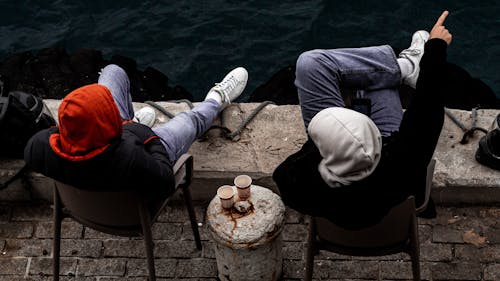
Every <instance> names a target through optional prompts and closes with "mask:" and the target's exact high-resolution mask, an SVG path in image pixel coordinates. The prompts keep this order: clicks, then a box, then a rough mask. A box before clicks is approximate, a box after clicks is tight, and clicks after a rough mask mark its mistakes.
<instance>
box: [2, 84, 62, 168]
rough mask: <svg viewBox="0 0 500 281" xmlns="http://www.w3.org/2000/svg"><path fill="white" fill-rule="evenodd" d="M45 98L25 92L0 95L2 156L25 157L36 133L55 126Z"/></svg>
mask: <svg viewBox="0 0 500 281" xmlns="http://www.w3.org/2000/svg"><path fill="white" fill-rule="evenodd" d="M44 108H45V104H44V103H43V100H42V99H41V98H39V97H36V96H34V95H32V94H28V93H24V92H19V91H15V92H10V93H9V94H8V96H6V97H0V157H6V158H17V159H23V158H24V157H23V153H24V147H25V146H26V143H27V142H28V140H29V139H30V138H31V136H33V135H34V134H35V133H37V132H38V131H40V130H42V129H46V128H49V127H51V126H55V125H56V122H55V120H54V118H52V116H50V115H49V114H50V112H49V111H48V110H45V112H47V113H45V112H44Z"/></svg>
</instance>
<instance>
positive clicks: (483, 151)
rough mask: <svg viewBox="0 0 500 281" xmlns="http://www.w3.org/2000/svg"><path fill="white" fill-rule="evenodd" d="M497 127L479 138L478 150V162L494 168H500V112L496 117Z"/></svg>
mask: <svg viewBox="0 0 500 281" xmlns="http://www.w3.org/2000/svg"><path fill="white" fill-rule="evenodd" d="M494 122H496V126H494V127H496V128H494V129H493V130H491V131H490V132H488V133H487V134H486V136H484V137H482V138H481V139H480V140H479V145H478V148H477V150H476V160H477V162H479V163H481V164H483V165H485V166H488V167H490V168H492V169H496V170H500V114H498V115H497V117H496V118H495V121H494Z"/></svg>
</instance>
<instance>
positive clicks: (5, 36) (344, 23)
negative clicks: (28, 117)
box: [0, 0, 500, 101]
mask: <svg viewBox="0 0 500 281" xmlns="http://www.w3.org/2000/svg"><path fill="white" fill-rule="evenodd" d="M444 9H447V10H449V11H450V16H449V17H448V19H447V20H446V22H445V25H446V27H447V28H448V29H449V30H450V31H451V33H452V34H453V43H452V46H451V47H450V48H449V51H448V54H449V60H450V61H452V62H454V63H457V64H459V65H460V66H462V67H464V68H465V69H467V70H468V71H469V72H470V73H471V74H472V75H473V76H475V77H478V78H481V79H482V80H483V81H484V82H486V83H487V84H488V85H489V86H490V87H492V88H493V90H494V91H495V93H496V94H497V96H499V97H500V75H498V72H499V70H500V2H498V1H492V0H481V1H477V0H474V1H472V0H456V1H444V0H411V1H396V0H379V1H360V0H347V1H339V0H331V1H326V0H324V1H321V0H310V1H292V0H284V1H264V0H249V1H241V0H239V1H235V0H189V1H186V0H181V1H154V0H143V1H136V0H129V1H126V0H123V1H96V0H85V1H69V0H44V1H33V0H31V1H5V0H0V60H3V59H4V58H5V57H6V56H7V55H9V54H11V53H15V52H19V51H33V52H35V53H36V51H37V50H39V49H42V48H46V47H55V46H59V47H64V48H66V49H67V50H68V52H70V53H71V52H73V51H75V50H77V49H80V48H95V49H99V50H101V51H102V52H103V54H104V57H105V58H106V59H109V58H110V57H111V56H112V55H115V54H120V55H125V56H129V57H131V58H133V59H135V60H136V61H137V63H138V66H139V68H140V69H144V68H145V67H147V66H152V67H155V68H157V69H159V70H160V71H162V72H163V73H165V74H166V75H167V76H168V77H169V78H170V85H177V84H178V85H182V86H184V87H185V88H186V89H187V90H188V91H190V92H191V93H192V94H193V95H194V96H195V99H196V100H201V99H202V98H203V97H204V96H205V94H206V92H207V90H208V89H210V87H212V86H213V83H215V82H218V81H220V80H221V79H222V77H224V75H225V74H226V73H227V72H228V71H230V70H231V69H232V68H235V67H237V66H244V67H246V68H247V69H248V72H249V83H248V86H247V88H246V90H245V92H244V94H243V96H242V99H241V101H244V100H245V99H247V98H248V97H249V95H250V94H251V92H252V91H253V90H254V89H255V88H256V87H257V86H259V85H261V84H262V83H264V82H265V81H266V80H268V79H269V78H270V77H271V76H272V74H273V73H275V72H276V71H278V70H279V69H281V68H283V67H285V66H287V65H289V64H293V63H295V61H296V59H297V57H298V55H299V54H300V53H301V52H303V51H306V50H310V49H315V48H338V47H359V46H369V45H381V44H390V45H392V46H394V47H395V48H400V49H403V48H406V47H407V46H409V44H410V41H411V36H412V34H413V32H414V31H416V30H419V29H426V30H430V28H431V27H432V25H433V24H434V22H435V20H436V19H437V17H438V16H439V15H440V14H441V12H442V11H443V10H444ZM471 94H473V93H471Z"/></svg>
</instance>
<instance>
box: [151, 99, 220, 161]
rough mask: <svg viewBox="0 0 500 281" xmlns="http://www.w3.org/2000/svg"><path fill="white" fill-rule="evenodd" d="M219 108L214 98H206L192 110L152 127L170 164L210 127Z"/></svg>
mask: <svg viewBox="0 0 500 281" xmlns="http://www.w3.org/2000/svg"><path fill="white" fill-rule="evenodd" d="M220 108H221V104H220V103H218V102H217V101H216V100H214V99H207V100H205V101H203V102H202V103H200V104H198V105H197V106H196V107H194V108H193V109H192V110H189V111H184V112H181V113H179V114H177V115H176V116H175V117H174V118H172V119H171V120H169V121H168V122H166V123H164V124H162V125H160V126H158V127H155V128H153V132H154V133H155V134H156V135H158V136H159V137H160V139H161V142H162V143H163V146H165V149H166V150H167V154H168V156H169V159H170V161H171V164H172V165H173V164H174V163H175V162H176V161H177V159H179V157H180V156H181V155H182V154H184V153H186V152H187V151H188V150H189V148H190V147H191V144H192V143H193V142H194V141H195V140H196V139H197V138H198V137H199V136H201V135H202V134H203V133H205V132H206V131H207V130H208V128H210V126H211V125H212V123H213V121H214V120H215V118H216V117H217V114H218V113H219V110H220Z"/></svg>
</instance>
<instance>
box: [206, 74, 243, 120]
mask: <svg viewBox="0 0 500 281" xmlns="http://www.w3.org/2000/svg"><path fill="white" fill-rule="evenodd" d="M247 81H248V72H247V70H246V69H245V68H243V67H238V68H235V69H233V70H232V71H231V72H229V73H228V74H227V75H226V77H224V79H222V81H221V82H220V83H216V84H215V86H214V87H212V89H210V91H208V93H211V92H216V93H217V94H219V95H220V96H221V100H222V105H221V110H223V109H224V108H225V107H226V106H227V105H228V104H230V103H231V102H232V101H233V100H235V99H236V98H238V97H239V96H240V95H241V93H242V92H243V90H244V89H245V87H246V85H247Z"/></svg>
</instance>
